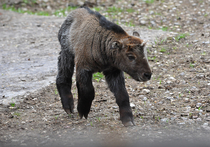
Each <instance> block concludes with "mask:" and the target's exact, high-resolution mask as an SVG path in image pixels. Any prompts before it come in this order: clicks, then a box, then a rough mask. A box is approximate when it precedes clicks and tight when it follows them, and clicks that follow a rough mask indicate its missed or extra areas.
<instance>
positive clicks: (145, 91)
mask: <svg viewBox="0 0 210 147" xmlns="http://www.w3.org/2000/svg"><path fill="white" fill-rule="evenodd" d="M148 93H150V90H149V89H143V90H142V94H148Z"/></svg>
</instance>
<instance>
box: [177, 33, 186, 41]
mask: <svg viewBox="0 0 210 147" xmlns="http://www.w3.org/2000/svg"><path fill="white" fill-rule="evenodd" d="M187 35H188V34H185V33H184V34H179V35H178V36H176V37H175V40H176V41H179V40H180V39H183V38H185V37H186V36H187Z"/></svg>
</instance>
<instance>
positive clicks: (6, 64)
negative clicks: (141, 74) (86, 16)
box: [0, 4, 210, 147]
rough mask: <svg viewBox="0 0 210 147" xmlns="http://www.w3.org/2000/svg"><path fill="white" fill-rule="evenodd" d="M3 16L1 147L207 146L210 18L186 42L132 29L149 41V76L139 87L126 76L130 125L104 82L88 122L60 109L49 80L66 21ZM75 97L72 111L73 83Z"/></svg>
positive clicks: (166, 34)
mask: <svg viewBox="0 0 210 147" xmlns="http://www.w3.org/2000/svg"><path fill="white" fill-rule="evenodd" d="M165 5H166V6H168V5H167V4H165ZM169 5H170V4H169ZM157 8H159V7H158V6H157ZM176 8H177V9H178V8H179V6H176ZM169 14H170V13H169ZM148 15H149V14H148ZM0 18H1V19H0V32H1V38H0V50H1V54H0V59H1V64H0V66H1V67H0V68H1V71H0V72H1V77H0V78H1V79H0V82H1V88H0V95H1V97H0V112H1V113H0V126H1V127H0V146H29V145H30V146H58V145H60V146H88V145H89V146H102V145H103V146H117V145H118V146H123V145H124V146H140V145H142V146H144V144H145V146H191V147H193V146H209V137H210V135H209V134H210V122H209V121H210V90H209V83H210V81H209V80H210V79H209V77H210V65H209V63H210V62H209V61H210V60H209V59H210V58H209V55H210V51H209V43H208V41H209V36H208V35H209V34H208V33H209V28H208V25H207V24H208V23H209V20H208V17H206V21H204V22H205V23H204V24H203V25H202V24H201V26H200V23H198V24H197V23H196V22H195V24H197V29H198V30H196V29H194V28H193V25H191V26H192V28H193V29H194V32H193V33H192V32H190V33H189V35H188V36H186V37H184V38H183V39H176V37H170V36H173V35H174V33H170V32H165V31H164V32H163V31H160V30H150V29H144V28H138V27H137V28H136V30H139V32H140V35H141V38H143V39H144V40H149V43H148V56H149V62H150V65H151V67H152V69H153V77H152V80H151V81H149V82H147V83H139V82H136V81H134V80H133V79H131V78H130V77H129V76H128V75H125V80H126V88H127V90H128V93H129V96H130V101H131V103H132V109H133V114H134V121H135V123H136V126H134V127H127V128H125V127H124V126H123V125H122V123H121V122H120V121H119V112H118V106H117V104H116V103H115V98H114V96H113V94H112V93H111V92H110V91H109V90H108V88H107V85H106V83H105V81H104V79H102V80H100V81H99V82H97V81H93V85H94V87H95V91H96V97H95V100H94V101H93V105H92V108H91V112H90V114H89V117H88V119H87V120H86V119H79V117H78V113H77V110H76V109H75V112H74V113H73V114H72V115H71V116H67V114H65V112H64V111H63V109H62V107H61V103H60V98H59V96H58V94H57V91H56V88H55V84H54V81H55V76H56V71H57V70H56V66H57V65H56V64H57V63H56V62H57V56H58V53H59V50H60V46H59V44H58V41H57V32H58V29H59V27H60V25H61V23H62V22H63V20H64V18H57V17H43V16H30V15H22V14H16V13H13V12H8V11H3V10H0ZM198 21H199V22H200V20H199V19H198ZM183 23H184V22H183ZM205 26H207V27H205ZM204 27H205V30H204V29H203V28H204ZM134 29H135V28H132V27H130V28H126V30H127V31H128V32H130V33H131V32H132V30H134ZM199 30H200V31H199ZM178 31H179V30H178ZM175 32H176V31H175ZM175 34H176V33H175ZM202 34H203V35H202ZM177 35H179V33H177ZM72 92H73V94H74V99H75V106H76V105H77V89H76V84H75V78H73V87H72ZM10 103H15V106H13V105H11V104H10ZM8 104H9V105H8Z"/></svg>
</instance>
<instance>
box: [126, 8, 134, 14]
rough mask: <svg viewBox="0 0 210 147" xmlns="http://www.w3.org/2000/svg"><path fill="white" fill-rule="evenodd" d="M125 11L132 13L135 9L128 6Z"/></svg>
mask: <svg viewBox="0 0 210 147" xmlns="http://www.w3.org/2000/svg"><path fill="white" fill-rule="evenodd" d="M126 11H127V12H128V13H133V12H134V11H135V10H134V9H132V8H129V9H126Z"/></svg>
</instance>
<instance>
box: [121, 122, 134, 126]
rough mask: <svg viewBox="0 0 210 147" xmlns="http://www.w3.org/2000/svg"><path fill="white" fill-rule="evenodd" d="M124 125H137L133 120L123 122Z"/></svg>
mask: <svg viewBox="0 0 210 147" xmlns="http://www.w3.org/2000/svg"><path fill="white" fill-rule="evenodd" d="M123 125H124V126H125V127H130V126H135V124H134V122H131V121H128V122H125V123H123Z"/></svg>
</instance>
